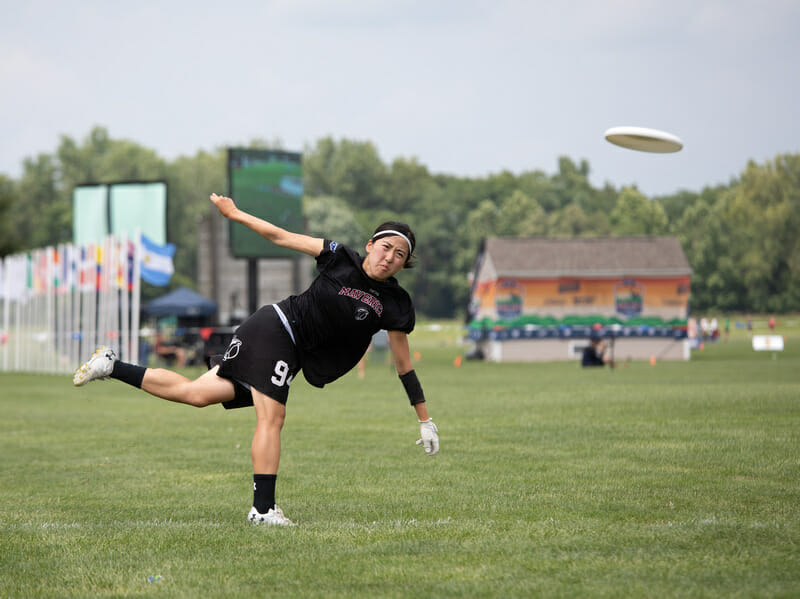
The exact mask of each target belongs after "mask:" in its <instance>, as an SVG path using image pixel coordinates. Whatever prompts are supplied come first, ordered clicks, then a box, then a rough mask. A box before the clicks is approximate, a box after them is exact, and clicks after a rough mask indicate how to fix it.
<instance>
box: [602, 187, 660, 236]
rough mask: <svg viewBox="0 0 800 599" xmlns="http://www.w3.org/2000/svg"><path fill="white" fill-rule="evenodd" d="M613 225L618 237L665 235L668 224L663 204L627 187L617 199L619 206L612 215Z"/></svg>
mask: <svg viewBox="0 0 800 599" xmlns="http://www.w3.org/2000/svg"><path fill="white" fill-rule="evenodd" d="M611 225H612V228H613V232H614V233H615V234H616V235H664V234H665V233H667V227H668V222H667V214H666V213H665V212H664V208H663V207H662V206H661V204H659V203H658V202H653V201H651V200H648V199H647V198H646V197H645V196H644V195H642V194H641V193H640V192H639V191H638V190H637V189H635V188H632V187H627V188H625V189H623V190H622V192H621V193H620V194H619V198H617V205H616V206H615V207H614V211H613V212H612V213H611Z"/></svg>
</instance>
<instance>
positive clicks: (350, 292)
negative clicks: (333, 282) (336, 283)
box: [339, 287, 383, 320]
mask: <svg viewBox="0 0 800 599" xmlns="http://www.w3.org/2000/svg"><path fill="white" fill-rule="evenodd" d="M339 295H346V296H347V297H352V298H353V299H354V300H358V301H360V302H362V303H364V304H366V305H367V306H369V307H370V308H372V309H373V310H375V314H377V315H378V316H380V315H381V314H383V304H382V303H381V300H379V299H378V298H377V297H375V296H374V295H372V294H371V293H367V292H366V291H361V290H360V289H352V288H350V287H342V288H341V289H340V290H339ZM360 310H363V308H359V310H356V320H364V319H365V318H366V317H367V315H368V312H364V314H363V316H361V313H360ZM359 316H361V318H359Z"/></svg>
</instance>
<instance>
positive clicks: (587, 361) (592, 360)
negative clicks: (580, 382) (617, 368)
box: [581, 335, 613, 366]
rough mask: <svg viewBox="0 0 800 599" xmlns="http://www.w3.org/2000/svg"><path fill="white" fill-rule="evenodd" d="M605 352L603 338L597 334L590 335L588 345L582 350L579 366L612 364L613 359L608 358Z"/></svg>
mask: <svg viewBox="0 0 800 599" xmlns="http://www.w3.org/2000/svg"><path fill="white" fill-rule="evenodd" d="M605 353H606V347H605V343H603V340H602V339H601V338H600V336H599V335H592V336H591V337H590V342H589V345H587V346H586V347H585V348H584V350H583V358H582V359H581V366H605V365H606V364H611V365H612V366H613V361H612V360H611V359H610V358H608V357H607V356H606V355H605Z"/></svg>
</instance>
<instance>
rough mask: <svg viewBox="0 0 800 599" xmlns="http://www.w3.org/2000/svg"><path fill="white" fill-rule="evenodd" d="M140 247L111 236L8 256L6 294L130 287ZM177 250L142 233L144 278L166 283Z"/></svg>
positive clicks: (1, 283) (0, 271) (0, 266)
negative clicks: (100, 239) (93, 242)
mask: <svg viewBox="0 0 800 599" xmlns="http://www.w3.org/2000/svg"><path fill="white" fill-rule="evenodd" d="M136 250H137V248H136V244H135V243H134V242H133V241H129V240H125V239H113V238H110V239H107V240H106V242H105V243H103V244H92V243H90V244H87V245H85V246H74V245H72V244H63V245H59V246H55V247H47V248H42V249H37V250H32V251H30V252H26V253H22V254H15V255H10V256H6V257H5V258H4V259H2V260H0V299H6V300H11V301H21V300H25V299H26V298H28V297H31V296H37V295H45V294H59V293H66V292H68V291H74V290H78V291H108V290H111V289H124V290H127V291H130V290H131V289H132V288H133V284H134V276H135V274H134V273H135V272H136V270H137V269H136V268H134V266H135V265H134V261H135V259H136V258H135V257H136V255H137V251H136ZM174 255H175V245H174V244H171V243H168V244H165V245H160V244H157V243H155V242H153V241H151V240H150V239H148V238H147V237H146V236H145V235H141V245H140V251H139V256H140V260H139V269H138V270H139V275H140V277H141V280H143V281H145V282H146V283H149V284H151V285H156V286H160V287H163V286H166V285H167V284H168V283H169V281H170V278H171V277H172V274H173V273H174V266H173V261H172V260H173V257H174Z"/></svg>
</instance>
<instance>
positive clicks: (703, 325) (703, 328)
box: [700, 316, 709, 342]
mask: <svg viewBox="0 0 800 599" xmlns="http://www.w3.org/2000/svg"><path fill="white" fill-rule="evenodd" d="M708 333H709V330H708V318H706V317H705V316H703V317H702V318H701V319H700V335H701V336H702V339H703V341H704V342H705V341H708Z"/></svg>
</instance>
